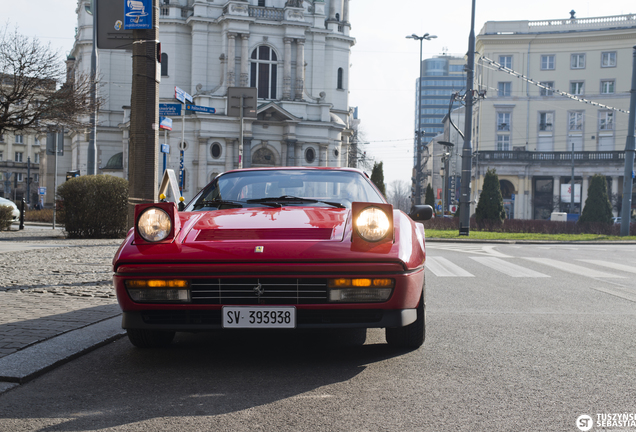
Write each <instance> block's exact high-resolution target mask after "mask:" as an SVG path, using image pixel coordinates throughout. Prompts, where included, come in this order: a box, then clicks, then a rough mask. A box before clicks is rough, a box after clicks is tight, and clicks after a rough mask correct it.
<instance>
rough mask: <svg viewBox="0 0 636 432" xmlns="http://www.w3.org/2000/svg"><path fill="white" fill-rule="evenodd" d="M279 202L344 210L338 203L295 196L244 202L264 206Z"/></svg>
mask: <svg viewBox="0 0 636 432" xmlns="http://www.w3.org/2000/svg"><path fill="white" fill-rule="evenodd" d="M281 201H282V202H286V203H291V202H299V203H320V204H327V205H330V206H332V207H337V208H345V206H344V205H342V204H340V203H338V202H330V201H321V200H316V199H312V198H301V197H295V196H291V195H283V196H279V197H278V198H274V197H268V198H257V199H249V200H247V201H246V202H248V203H261V204H266V203H279V202H281Z"/></svg>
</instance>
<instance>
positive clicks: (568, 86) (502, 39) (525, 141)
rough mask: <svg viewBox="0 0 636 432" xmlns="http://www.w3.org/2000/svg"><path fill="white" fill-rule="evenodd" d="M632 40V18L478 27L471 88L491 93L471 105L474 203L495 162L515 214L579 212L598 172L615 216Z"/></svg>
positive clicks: (635, 30)
mask: <svg viewBox="0 0 636 432" xmlns="http://www.w3.org/2000/svg"><path fill="white" fill-rule="evenodd" d="M635 39H636V15H633V14H631V15H621V16H612V17H597V18H582V19H581V18H575V17H574V14H572V17H571V18H569V19H550V20H543V21H489V22H487V23H486V24H485V25H484V27H483V28H482V30H481V32H480V34H479V35H478V36H477V45H476V48H477V52H478V53H479V56H478V61H477V63H476V84H477V86H478V88H479V89H480V90H486V91H487V95H488V97H487V99H485V100H482V101H480V102H479V103H478V104H477V105H476V108H475V111H474V122H473V124H474V133H473V137H474V139H473V150H474V151H475V152H476V153H475V158H474V160H473V175H474V178H473V180H474V182H473V185H472V192H473V197H472V199H473V202H474V201H475V200H476V199H478V198H479V193H480V192H481V185H482V184H483V178H484V174H485V172H486V170H487V169H488V168H495V169H496V171H497V174H498V175H499V180H500V184H501V187H502V194H503V195H504V201H505V203H506V205H507V206H508V208H509V210H510V213H509V214H510V215H511V216H512V217H514V218H520V219H547V218H549V217H550V214H551V212H553V211H570V212H575V213H578V212H579V211H580V209H581V203H583V204H584V203H585V200H586V197H587V189H588V184H589V178H590V177H591V176H592V175H595V174H602V175H604V176H606V177H607V182H608V191H609V193H610V194H611V199H612V204H613V205H614V211H615V213H616V214H618V212H619V210H620V206H621V196H622V190H623V187H622V185H623V171H624V166H625V165H624V162H625V160H624V157H625V153H624V149H625V142H626V137H627V124H628V114H627V110H629V98H630V94H629V91H630V86H631V76H632V46H633V45H634V40H635ZM519 75H523V77H519ZM524 77H527V78H529V79H531V80H533V81H535V82H537V83H541V85H536V84H533V83H531V82H529V81H527V80H526V79H525V78H524ZM577 99H578V100H577ZM572 168H573V169H574V176H573V177H574V184H575V187H574V190H575V192H576V195H575V197H574V201H575V202H574V204H575V205H574V207H573V208H570V192H569V191H568V190H569V188H570V183H571V182H572V180H571V178H572ZM579 191H580V192H579ZM472 210H473V211H474V206H473V207H472Z"/></svg>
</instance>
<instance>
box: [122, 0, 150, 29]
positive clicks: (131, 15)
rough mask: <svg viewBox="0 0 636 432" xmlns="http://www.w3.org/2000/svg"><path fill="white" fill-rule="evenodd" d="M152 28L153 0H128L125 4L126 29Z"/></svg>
mask: <svg viewBox="0 0 636 432" xmlns="http://www.w3.org/2000/svg"><path fill="white" fill-rule="evenodd" d="M134 29H137V30H139V29H152V0H127V1H126V3H125V4H124V30H134Z"/></svg>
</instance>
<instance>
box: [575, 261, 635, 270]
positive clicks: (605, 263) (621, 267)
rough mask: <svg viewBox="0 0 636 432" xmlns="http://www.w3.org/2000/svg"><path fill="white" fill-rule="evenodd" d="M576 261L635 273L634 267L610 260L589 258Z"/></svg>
mask: <svg viewBox="0 0 636 432" xmlns="http://www.w3.org/2000/svg"><path fill="white" fill-rule="evenodd" d="M577 261H583V262H586V263H590V264H595V265H598V266H601V267H608V268H611V269H614V270H620V271H624V272H628V273H636V267H632V266H628V265H625V264H619V263H615V262H610V261H601V260H591V259H580V260H577Z"/></svg>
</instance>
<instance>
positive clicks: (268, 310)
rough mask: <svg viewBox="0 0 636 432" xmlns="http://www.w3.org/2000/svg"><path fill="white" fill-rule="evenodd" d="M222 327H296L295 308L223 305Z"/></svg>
mask: <svg viewBox="0 0 636 432" xmlns="http://www.w3.org/2000/svg"><path fill="white" fill-rule="evenodd" d="M223 328H296V308H295V307H293V306H263V307H261V306H223Z"/></svg>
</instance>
